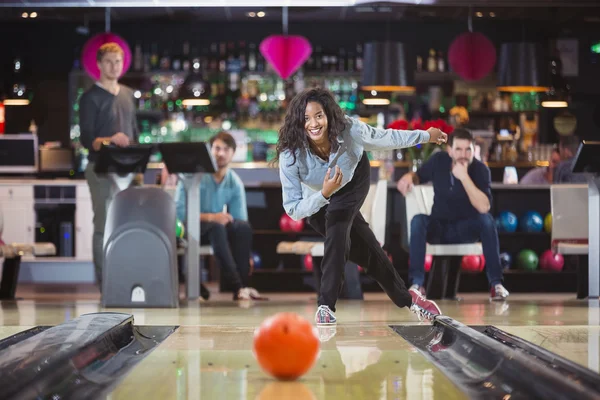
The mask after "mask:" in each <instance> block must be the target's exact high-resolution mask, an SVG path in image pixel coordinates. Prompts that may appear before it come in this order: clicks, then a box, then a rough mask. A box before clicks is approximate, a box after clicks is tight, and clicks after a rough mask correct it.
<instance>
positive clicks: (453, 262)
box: [444, 257, 462, 300]
mask: <svg viewBox="0 0 600 400" xmlns="http://www.w3.org/2000/svg"><path fill="white" fill-rule="evenodd" d="M461 260H462V257H450V259H449V260H448V264H449V268H448V279H447V284H446V294H445V296H444V298H445V299H451V300H458V297H457V296H456V294H457V293H458V285H459V283H460V263H461Z"/></svg>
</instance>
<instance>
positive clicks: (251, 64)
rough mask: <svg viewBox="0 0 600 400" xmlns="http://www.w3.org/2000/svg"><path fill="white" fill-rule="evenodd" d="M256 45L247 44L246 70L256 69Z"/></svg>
mask: <svg viewBox="0 0 600 400" xmlns="http://www.w3.org/2000/svg"><path fill="white" fill-rule="evenodd" d="M256 64H257V60H256V45H255V44H254V43H250V45H248V71H256Z"/></svg>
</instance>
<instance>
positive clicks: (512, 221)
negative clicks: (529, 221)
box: [496, 211, 518, 232]
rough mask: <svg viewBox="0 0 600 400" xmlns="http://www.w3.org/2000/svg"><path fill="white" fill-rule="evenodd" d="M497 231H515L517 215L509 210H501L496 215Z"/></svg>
mask: <svg viewBox="0 0 600 400" xmlns="http://www.w3.org/2000/svg"><path fill="white" fill-rule="evenodd" d="M496 225H497V226H498V232H516V230H517V225H518V220H517V216H516V215H515V214H513V213H511V212H510V211H502V212H501V213H500V214H498V216H497V217H496Z"/></svg>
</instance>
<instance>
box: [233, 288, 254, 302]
mask: <svg viewBox="0 0 600 400" xmlns="http://www.w3.org/2000/svg"><path fill="white" fill-rule="evenodd" d="M251 299H252V297H251V296H250V292H249V291H248V288H241V289H240V290H238V291H237V293H234V294H233V300H234V301H237V300H251Z"/></svg>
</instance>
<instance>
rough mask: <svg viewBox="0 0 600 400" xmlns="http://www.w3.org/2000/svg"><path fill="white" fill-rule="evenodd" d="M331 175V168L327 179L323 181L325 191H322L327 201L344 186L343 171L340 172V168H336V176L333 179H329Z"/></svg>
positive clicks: (328, 170) (326, 176)
mask: <svg viewBox="0 0 600 400" xmlns="http://www.w3.org/2000/svg"><path fill="white" fill-rule="evenodd" d="M329 175H331V168H328V169H327V174H325V179H324V180H323V189H321V194H323V197H325V198H326V199H328V198H330V197H331V195H332V194H333V193H334V192H335V191H336V190H337V189H339V188H340V187H341V186H342V178H343V175H342V170H340V167H339V166H337V165H336V166H335V174H334V175H333V177H332V178H330V177H329Z"/></svg>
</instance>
